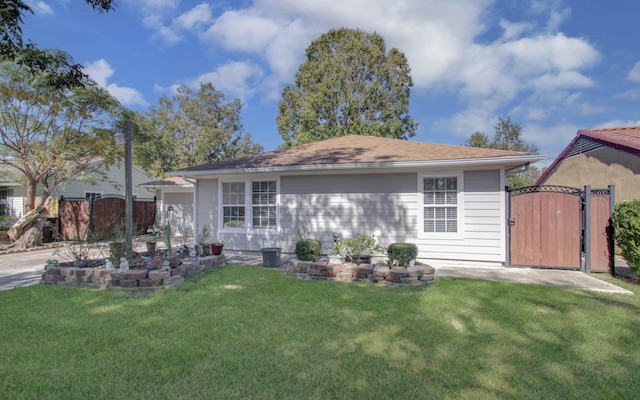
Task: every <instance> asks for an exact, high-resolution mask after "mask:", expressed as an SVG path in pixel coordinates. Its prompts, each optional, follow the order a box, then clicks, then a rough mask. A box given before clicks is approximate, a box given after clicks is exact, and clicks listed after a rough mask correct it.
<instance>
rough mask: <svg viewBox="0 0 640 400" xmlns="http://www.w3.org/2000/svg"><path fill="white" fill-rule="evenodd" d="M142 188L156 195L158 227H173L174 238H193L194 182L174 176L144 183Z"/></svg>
mask: <svg viewBox="0 0 640 400" xmlns="http://www.w3.org/2000/svg"><path fill="white" fill-rule="evenodd" d="M140 187H143V188H147V189H149V190H152V191H153V192H154V193H155V197H156V199H157V201H156V207H157V208H156V224H157V225H165V224H169V225H171V233H172V234H173V235H174V236H182V237H192V236H193V216H194V214H193V182H191V181H189V180H187V179H184V178H182V177H180V176H172V177H169V178H166V179H162V180H156V181H151V182H145V183H142V184H140Z"/></svg>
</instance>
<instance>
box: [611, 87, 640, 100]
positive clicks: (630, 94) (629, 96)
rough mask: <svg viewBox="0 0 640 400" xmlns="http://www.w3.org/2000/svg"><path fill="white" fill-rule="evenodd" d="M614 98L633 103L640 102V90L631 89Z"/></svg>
mask: <svg viewBox="0 0 640 400" xmlns="http://www.w3.org/2000/svg"><path fill="white" fill-rule="evenodd" d="M614 97H615V98H618V99H626V100H632V101H635V100H640V89H629V90H627V91H625V92H623V93H618V94H616V95H615V96H614Z"/></svg>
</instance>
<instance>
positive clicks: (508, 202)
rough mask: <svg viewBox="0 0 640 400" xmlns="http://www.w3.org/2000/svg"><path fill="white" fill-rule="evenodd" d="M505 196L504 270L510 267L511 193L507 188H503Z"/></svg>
mask: <svg viewBox="0 0 640 400" xmlns="http://www.w3.org/2000/svg"><path fill="white" fill-rule="evenodd" d="M504 189H505V190H504V194H505V208H506V211H507V212H506V214H507V215H506V216H507V218H506V221H504V223H505V225H506V236H507V237H506V246H505V252H506V253H505V256H506V260H505V263H504V266H505V268H510V267H511V226H512V225H511V191H510V189H509V186H505V188H504Z"/></svg>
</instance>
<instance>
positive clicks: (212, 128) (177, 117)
mask: <svg viewBox="0 0 640 400" xmlns="http://www.w3.org/2000/svg"><path fill="white" fill-rule="evenodd" d="M241 109H242V104H241V103H240V100H238V99H235V100H233V101H226V100H225V97H224V94H222V93H221V92H219V91H217V90H216V89H215V87H214V86H213V85H212V84H211V83H205V84H202V85H200V89H199V90H198V91H197V92H194V91H193V90H192V89H189V88H187V87H185V86H181V87H179V88H178V89H177V94H176V95H175V96H173V97H172V98H169V97H167V96H163V97H161V98H160V100H159V101H158V106H157V107H151V108H150V109H149V111H148V112H146V113H145V114H144V115H142V114H137V115H136V117H135V118H134V122H135V124H134V125H135V126H136V127H135V128H134V130H133V132H132V135H134V151H133V153H134V159H135V160H136V163H137V164H138V165H139V166H140V167H142V168H144V169H146V170H147V171H149V172H150V173H152V174H154V175H157V176H162V175H164V174H165V173H166V172H168V171H171V170H174V169H177V168H183V167H188V166H192V165H198V164H205V163H210V162H214V161H220V160H226V159H229V158H235V157H239V156H243V155H247V154H254V153H259V152H261V151H262V146H260V145H259V144H256V143H253V142H252V141H251V135H250V134H249V133H246V132H244V127H243V125H242V121H241V116H240V111H241Z"/></svg>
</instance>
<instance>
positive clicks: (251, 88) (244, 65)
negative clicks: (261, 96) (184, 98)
mask: <svg viewBox="0 0 640 400" xmlns="http://www.w3.org/2000/svg"><path fill="white" fill-rule="evenodd" d="M261 76H262V70H261V69H260V67H259V66H257V65H255V64H252V63H250V62H239V61H234V62H230V63H227V64H224V65H221V66H219V67H218V68H216V69H215V70H214V71H212V72H208V73H206V74H203V75H200V76H199V77H197V78H195V79H193V80H192V81H191V82H189V83H188V84H187V86H189V87H191V88H193V89H196V90H197V89H199V87H200V84H201V83H206V82H211V83H212V84H213V86H214V87H215V88H216V89H217V90H219V91H221V92H223V93H224V94H225V96H226V97H228V98H230V99H232V98H238V99H240V100H241V101H242V102H244V101H245V100H246V99H247V98H249V97H251V96H253V94H254V93H255V91H256V89H255V86H256V85H255V80H257V79H259V78H260V77H261Z"/></svg>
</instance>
